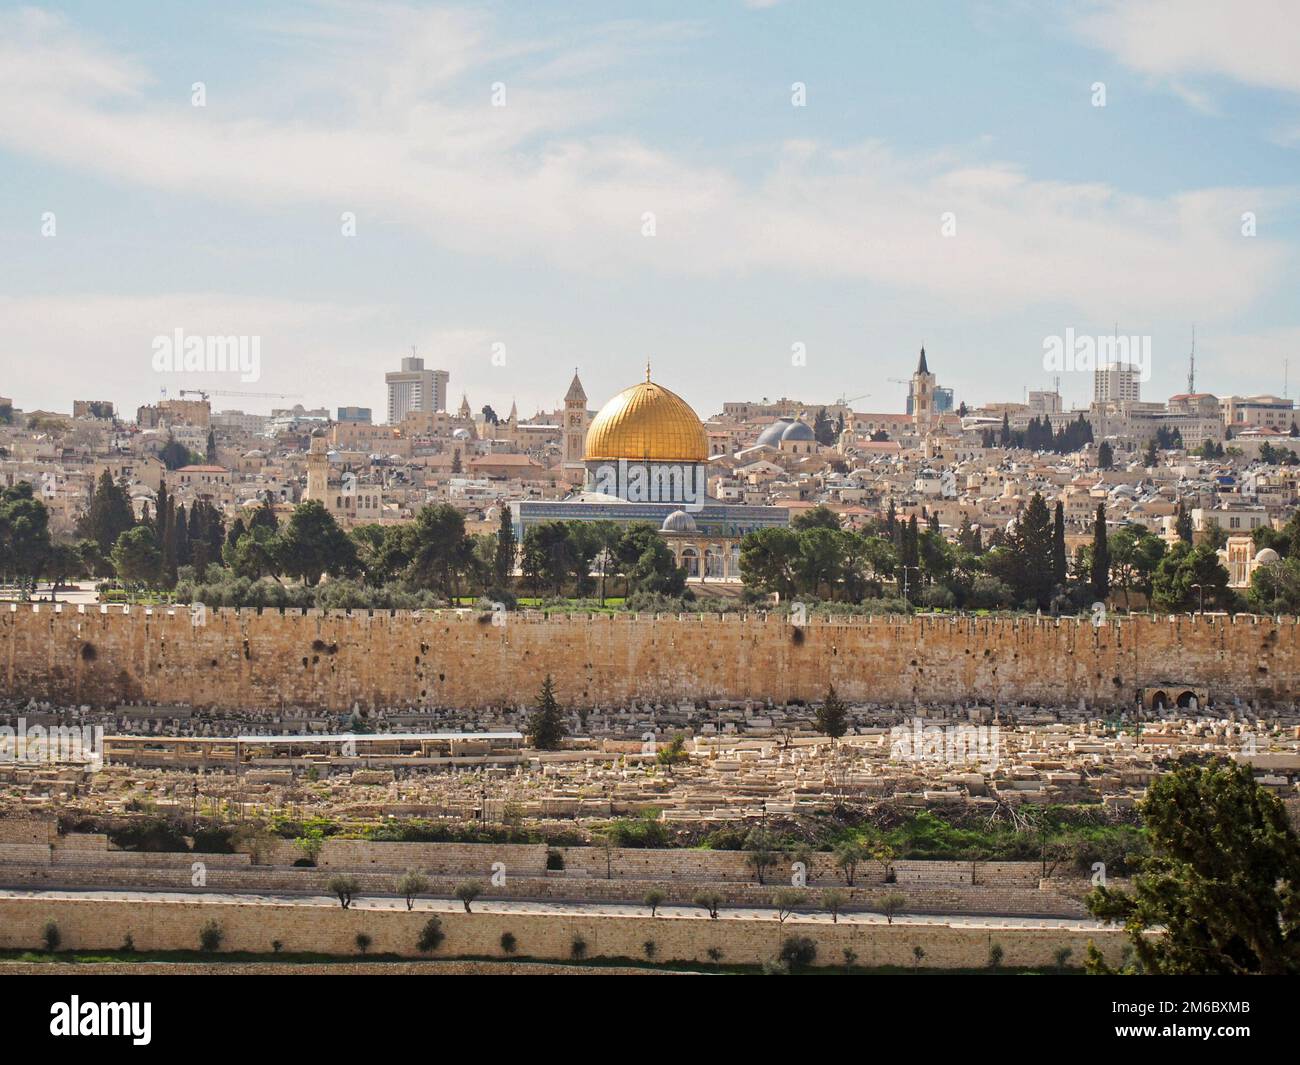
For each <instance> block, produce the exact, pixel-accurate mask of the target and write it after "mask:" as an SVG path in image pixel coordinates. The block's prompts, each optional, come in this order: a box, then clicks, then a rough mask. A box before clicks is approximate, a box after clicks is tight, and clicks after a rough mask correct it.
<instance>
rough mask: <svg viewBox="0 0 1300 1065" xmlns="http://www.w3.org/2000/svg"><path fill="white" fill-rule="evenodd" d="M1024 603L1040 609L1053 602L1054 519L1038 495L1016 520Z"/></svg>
mask: <svg viewBox="0 0 1300 1065" xmlns="http://www.w3.org/2000/svg"><path fill="white" fill-rule="evenodd" d="M1013 548H1014V550H1015V553H1016V563H1017V570H1018V577H1019V588H1018V589H1017V591H1018V592H1019V594H1020V596H1021V599H1022V600H1023V601H1026V602H1027V601H1029V600H1032V601H1033V602H1034V603H1035V604H1037V606H1038V607H1039V608H1040V609H1044V608H1046V607H1048V606H1050V605H1051V602H1052V565H1053V563H1052V515H1051V513H1050V512H1049V511H1048V509H1047V503H1046V502H1045V501H1044V500H1043V497H1042V496H1041V495H1040V494H1039V493H1037V492H1035V493H1034V494H1033V496H1032V497H1030V500H1029V505H1028V506H1027V507H1025V509H1024V512H1023V513H1022V514H1021V515H1020V517H1019V518H1018V519H1016V533H1015V539H1014V542H1013Z"/></svg>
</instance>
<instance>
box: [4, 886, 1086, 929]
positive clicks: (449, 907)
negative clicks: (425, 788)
mask: <svg viewBox="0 0 1300 1065" xmlns="http://www.w3.org/2000/svg"><path fill="white" fill-rule="evenodd" d="M814 897H815V896H814ZM0 898H31V899H86V900H92V901H96V900H97V901H106V902H200V903H214V902H220V903H242V904H247V905H255V904H257V903H274V904H276V905H280V906H337V905H338V900H337V899H335V898H333V897H332V896H327V895H268V894H235V893H231V892H216V891H213V892H186V891H130V890H123V891H111V890H110V891H106V890H75V889H74V890H69V891H52V890H49V889H39V890H36V889H33V890H26V889H22V888H0ZM473 905H474V909H475V911H481V912H483V913H549V914H555V915H557V916H563V915H569V916H573V915H577V914H611V915H620V914H621V915H623V916H632V917H635V916H645V915H646V914H647V913H648V912H649V911H648V909H647V908H646V907H645V906H644V905H638V904H635V903H627V902H541V901H530V900H525V899H482V900H479V901H477V902H475V903H474V904H473ZM352 906H353V908H354V909H358V910H403V909H405V908H406V900H405V899H400V898H390V897H387V896H366V897H363V898H359V899H357V900H355V901H354V902H353V903H352ZM462 908H463V907H462V906H461V904H460V902H458V901H457V900H456V899H417V900H416V903H415V909H417V910H428V911H432V912H435V913H447V912H455V911H457V910H461V909H462ZM773 912H774V911H773V910H772V909H771V908H761V909H760V908H754V907H728V908H724V909H722V910H720V911H719V912H718V916H719V918H725V919H727V920H733V921H771V920H773ZM659 915H660V916H661V917H689V918H694V919H696V920H701V921H705V920H708V919H709V917H708V914H707V913H706V912H705V911H704V909H703V908H702V907H699V906H660V907H659ZM792 919H794V920H799V921H810V922H814V923H825V924H829V923H830V921H831V917H830V914H828V913H824V912H822V913H818V912H808V913H803V912H798V913H796V914H795V916H794V918H792ZM840 922H841V923H842V924H885V923H886V921H885V918H884V917H883V916H882V915H881V914H878V913H841V914H840ZM894 924H911V925H951V926H953V927H961V928H1084V929H1097V928H1103V927H1105V926H1104V925H1102V924H1100V923H1099V922H1097V921H1090V920H1084V919H1076V918H1070V917H1018V916H1006V917H1000V916H999V917H989V916H982V915H981V916H967V915H963V914H944V915H942V916H940V915H934V914H924V915H916V916H909V915H904V914H899V915H896V916H895V917H894Z"/></svg>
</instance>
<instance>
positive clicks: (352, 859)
mask: <svg viewBox="0 0 1300 1065" xmlns="http://www.w3.org/2000/svg"><path fill="white" fill-rule="evenodd" d="M548 850H555V851H557V852H558V854H559V856H560V858H561V859H562V861H563V865H564V867H563V869H555V870H549V871H548V870H547V855H548ZM261 858H262V860H261V862H259V863H254V862H253V860H252V857H251V856H250V855H249V854H245V853H240V854H195V853H185V852H153V851H124V850H116V849H110V848H109V847H108V841H107V838H106V837H104V836H102V835H68V836H62V837H56V839H55V843H54V845H53V846H52V847H51V846H48V845H47V846H42V845H39V844H23V843H8V844H4V843H0V886H9V887H31V886H50V887H67V888H76V887H82V888H90V887H95V888H117V889H130V888H144V889H152V890H169V891H189V890H192V889H194V890H219V891H229V892H236V893H248V894H259V893H279V892H288V893H296V894H304V895H310V894H316V895H319V894H327V893H328V892H327V889H326V884H327V882H328V880H329V878H330V877H331V876H334V875H336V874H338V873H347V874H349V875H354V876H356V877H357V879H358V880H359V881H360V883H361V885H362V888H363V890H364V892H366V893H367V894H371V895H391V894H393V893H394V892H395V889H396V885H397V881H398V879H399V878H400V877H401V875H402V873H403V872H405V871H406V870H408V869H413V870H418V871H420V872H421V873H423V874H424V875H425V876H426V877H428V879H429V881H430V885H431V886H430V893H431V894H433V895H435V896H442V897H451V895H452V893H453V891H454V889H455V887H456V885H457V884H459V883H461V882H463V881H465V880H477V881H479V882H481V883H482V884H483V885H484V887H485V892H486V897H496V898H510V899H554V900H557V901H558V900H564V901H601V902H628V903H636V904H639V903H641V902H642V900H643V899H644V898H645V895H646V893H647V892H648V891H650V890H651V889H652V888H653V889H656V890H660V891H662V892H663V893H664V895H665V898H666V901H668V902H671V903H678V904H685V905H690V904H693V902H694V899H695V896H696V895H697V894H699V893H700V892H701V891H708V892H711V893H717V894H718V895H720V896H721V897H722V899H723V900H724V903H725V905H728V906H748V907H767V906H770V904H771V900H772V895H773V893H774V892H775V891H776V890H777V889H779V888H782V887H787V886H789V885H790V882H791V876H790V869H789V868H788V865H789V863H788V861H787V860H785V859H783V860H782V862H781V863H780V864H779V865H774V866H773V867H772V868H771V869H769V870H767V872H766V874H765V877H764V880H765V883H763V884H759V883H757V882H756V878H755V875H754V870H753V869H752V868H751V867H750V865H749V864H748V862H747V860H746V855H745V854H744V852H741V851H709V850H668V849H665V850H643V849H637V848H613V849H611V850H609V851H608V852H607V851H606V850H604V849H603V848H599V847H561V848H547V847H546V846H545V845H543V844H494V843H377V842H370V841H366V840H330V841H327V842H326V843H324V844H323V845H322V847H321V851H320V854H319V855H318V859H317V865H316V866H314V867H312V866H296V865H294V862H296V861H298V860H300V859H302V858H303V852H302V851H301V850H300V849H299V848H298V847H297V846H296V845H295V844H294V843H293V842H292V841H289V840H278V841H275V842H274V843H272V844H271V845H270V846H268V847H267V848H265V849H264V851H263V853H262V855H261ZM894 871H895V874H896V878H897V879H896V880H895V881H894V882H891V883H886V882H885V880H884V870H883V868H882V867H881V865H880V864H879V863H878V862H864V863H863V864H862V865H861V866H859V867H858V869H857V871H856V875H855V877H854V883H853V885H852V886H849V885H847V884H845V883H844V877H843V874H842V873H841V871H840V870H838V869H835V868H834V866H833V864H832V860H831V855H830V854H829V853H817V854H815V855H814V856H813V860H812V864H811V867H810V868H809V869H808V870H807V884H808V889H807V890H808V898H809V900H810V901H809V905H810V908H817V907H818V906H819V900H820V898H821V895H822V893H823V892H824V891H825V890H826V889H828V888H835V889H836V890H838V891H842V892H843V893H844V895H845V897H846V906H847V907H848V908H850V909H868V910H870V909H878V908H879V906H878V903H879V900H880V898H881V897H882V896H883V895H886V894H899V895H902V896H903V897H904V899H905V900H906V902H905V903H904V906H903V910H904V911H905V912H911V913H928V914H945V913H953V914H1016V915H1027V916H1043V917H1046V916H1054V917H1082V916H1086V909H1085V907H1084V905H1083V903H1082V897H1083V895H1084V894H1085V893H1086V891H1087V890H1088V887H1089V883H1088V881H1087V879H1086V878H1084V877H1080V876H1078V875H1074V874H1071V873H1067V872H1065V871H1061V872H1059V873H1058V875H1057V876H1056V877H1055V878H1054V879H1051V880H1046V881H1040V880H1039V876H1040V872H1041V867H1040V865H1039V863H1037V862H981V863H977V864H976V865H975V866H974V869H973V870H972V865H971V863H970V862H943V861H934V862H924V861H900V862H896V863H894ZM972 873H973V875H974V877H975V883H974V884H972V882H971V878H972ZM494 881H495V882H494Z"/></svg>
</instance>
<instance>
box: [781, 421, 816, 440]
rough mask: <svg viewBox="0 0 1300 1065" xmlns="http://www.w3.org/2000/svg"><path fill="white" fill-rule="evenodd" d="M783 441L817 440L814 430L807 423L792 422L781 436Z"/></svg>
mask: <svg viewBox="0 0 1300 1065" xmlns="http://www.w3.org/2000/svg"><path fill="white" fill-rule="evenodd" d="M781 439H782V440H816V439H817V438H816V436H814V435H813V431H812V429H811V428H810V427H809V426H808V424H807V423H806V422H791V423H790V425H789V427H788V428H787V429H786V430H785V432H783V433H782V434H781Z"/></svg>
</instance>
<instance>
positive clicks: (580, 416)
mask: <svg viewBox="0 0 1300 1065" xmlns="http://www.w3.org/2000/svg"><path fill="white" fill-rule="evenodd" d="M563 428H564V476H565V480H567V481H569V482H570V483H571V484H582V483H583V482H584V481H585V480H586V477H587V470H586V467H585V466H584V465H583V463H582V460H583V457H584V455H585V453H586V446H587V393H586V391H585V390H584V389H583V387H582V382H581V381H579V380H578V368H577V367H576V366H575V367H574V368H573V381H572V382H571V383H570V384H569V391H567V392H566V393H564V427H563Z"/></svg>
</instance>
